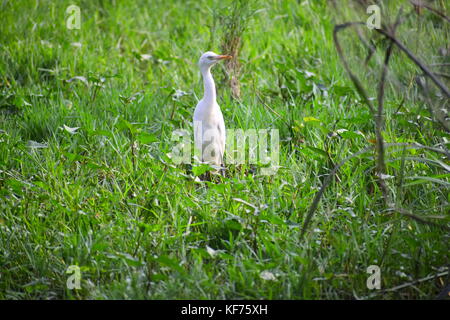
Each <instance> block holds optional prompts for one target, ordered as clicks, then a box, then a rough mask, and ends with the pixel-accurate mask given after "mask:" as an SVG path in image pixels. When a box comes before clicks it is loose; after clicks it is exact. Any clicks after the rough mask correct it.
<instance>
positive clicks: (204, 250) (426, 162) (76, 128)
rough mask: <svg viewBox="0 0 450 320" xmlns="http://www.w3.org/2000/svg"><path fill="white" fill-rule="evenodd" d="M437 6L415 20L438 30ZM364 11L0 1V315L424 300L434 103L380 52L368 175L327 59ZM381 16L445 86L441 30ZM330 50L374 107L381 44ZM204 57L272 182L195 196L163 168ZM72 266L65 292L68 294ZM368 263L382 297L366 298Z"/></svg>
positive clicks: (443, 246) (362, 142)
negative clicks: (12, 308) (198, 302)
mask: <svg viewBox="0 0 450 320" xmlns="http://www.w3.org/2000/svg"><path fill="white" fill-rule="evenodd" d="M444 2H445V1H433V2H432V3H431V5H432V6H433V7H434V8H437V9H438V10H440V12H443V13H444V14H445V12H446V11H445V10H446V9H448V8H445V3H444ZM361 3H363V4H361ZM364 3H365V1H359V2H356V1H355V2H353V1H352V2H350V1H349V2H347V1H342V2H341V1H329V2H327V1H275V0H273V1H270V0H267V1H265V0H260V1H252V2H248V3H247V2H244V1H240V2H231V1H216V2H211V1H167V0H158V1H155V0H152V1H144V0H139V1H120V0H117V1H88V0H85V1H82V0H79V1H75V2H73V1H31V0H23V1H1V2H0V12H1V14H0V16H1V21H0V142H1V144H0V298H2V299H24V298H31V299H55V298H60V299H61V298H62V299H115V298H125V299H129V298H137V299H140V298H147V299H161V298H162V299H182V298H189V299H197V298H199V299H224V298H227V299H228V298H236V299H242V298H244V299H261V298H262V299H324V298H329V299H353V298H384V299H389V298H434V297H436V296H437V295H438V294H439V292H440V291H441V290H442V289H443V288H444V287H445V285H446V281H447V279H448V277H447V275H446V274H448V265H449V256H448V252H449V246H448V244H449V240H450V239H449V231H448V227H449V223H450V219H449V203H448V201H449V192H448V188H449V184H450V182H449V170H450V169H449V155H448V151H446V150H447V147H448V143H449V138H450V137H449V134H448V132H446V130H445V128H444V127H445V123H442V121H444V122H445V121H447V120H446V119H444V120H442V119H441V121H438V117H439V115H437V114H435V113H433V112H430V110H431V111H432V110H437V111H436V112H445V111H442V109H446V108H448V97H446V96H445V94H443V93H442V92H441V91H440V90H439V88H437V87H436V86H435V84H434V83H433V82H431V81H430V80H429V78H428V77H426V76H423V75H422V73H423V72H422V71H421V70H420V68H419V67H417V65H416V64H415V63H413V62H412V61H411V60H410V59H408V58H407V56H406V55H405V54H404V53H403V52H401V51H400V50H399V49H398V48H397V47H395V46H394V48H393V52H392V56H391V58H390V61H389V68H388V73H387V79H386V84H385V95H384V109H383V114H382V119H383V122H384V126H383V127H382V128H381V134H382V137H383V139H384V142H385V143H386V144H394V143H396V144H397V145H386V146H385V150H384V157H385V159H384V164H385V168H384V169H383V172H382V174H381V171H379V169H380V168H379V163H378V162H377V161H378V159H379V158H378V155H379V153H378V152H379V151H377V150H378V149H377V145H378V142H379V141H380V139H378V140H377V135H376V118H375V117H374V114H373V113H372V112H371V111H370V110H369V107H368V106H367V103H366V102H365V101H364V99H363V97H362V96H361V94H360V93H358V92H357V90H356V89H355V86H354V84H353V83H352V81H351V80H350V78H349V76H348V74H347V73H346V71H345V69H344V67H343V63H342V61H341V60H340V58H339V55H338V52H337V50H336V47H335V43H334V41H333V29H334V26H335V25H336V24H339V23H343V22H346V21H363V22H365V21H366V20H367V18H368V17H369V15H368V14H367V13H366V10H365V6H366V5H367V3H366V4H364ZM384 3H389V6H387V5H386V4H383V3H380V5H381V9H382V20H381V22H382V24H383V26H385V27H387V26H389V25H392V24H393V23H394V20H395V18H396V16H397V13H398V12H399V8H400V6H401V5H402V6H403V12H402V13H401V17H402V21H401V23H400V24H399V26H398V27H397V30H396V35H397V37H398V39H399V40H400V41H401V42H402V43H404V44H405V45H406V46H407V47H408V48H409V50H410V51H411V52H412V53H413V54H414V55H415V56H416V57H418V59H420V60H421V61H422V62H423V63H424V64H426V65H427V66H429V68H430V69H431V70H433V71H435V72H438V73H440V74H441V76H437V77H438V78H439V80H440V81H441V82H442V83H443V84H445V85H446V86H447V87H448V74H449V69H448V65H449V63H450V54H449V51H450V48H449V47H448V45H449V43H450V41H449V35H450V29H449V24H448V22H447V21H446V20H445V19H443V18H442V17H440V16H439V15H437V14H435V13H433V12H432V11H430V10H427V9H425V8H422V9H420V10H419V9H418V8H414V7H413V6H412V5H411V4H410V3H409V2H408V1H384ZM394 3H395V4H394ZM71 4H76V5H78V6H79V7H80V10H81V28H80V29H79V30H78V29H68V28H67V26H66V22H67V19H68V14H67V13H66V8H67V7H68V6H69V5H71ZM354 30H359V32H360V33H359V35H358V33H356V32H354ZM339 36H340V43H341V47H342V50H343V53H344V56H345V58H346V59H347V60H348V63H349V66H350V67H351V71H352V72H354V73H355V75H356V76H357V77H359V79H360V82H361V84H362V85H363V86H364V87H365V90H366V92H367V95H368V97H369V101H372V102H373V104H374V106H375V107H376V106H377V92H378V88H379V87H378V86H379V84H380V75H381V70H382V65H383V60H384V57H385V52H386V49H387V48H388V46H389V45H390V42H389V41H388V40H387V39H386V38H385V37H383V35H381V34H380V33H378V32H377V31H376V30H369V29H368V28H367V27H365V26H361V27H359V28H357V29H350V28H348V29H345V30H342V31H341V32H340V33H339ZM361 39H366V41H367V42H368V43H371V46H372V47H373V48H374V50H373V51H374V52H373V53H372V55H371V56H370V58H369V59H367V63H365V60H366V58H367V56H368V49H367V46H366V45H365V44H364V41H361ZM207 50H213V51H215V52H218V53H232V54H234V55H237V59H236V60H234V62H233V64H231V65H220V66H216V67H215V69H214V71H213V74H214V76H215V78H216V82H217V91H218V99H219V104H220V106H221V108H222V112H223V114H224V117H225V123H226V126H227V128H235V129H238V128H239V129H278V130H279V135H280V156H279V165H280V168H279V170H278V171H277V173H276V174H275V175H271V176H264V175H261V174H259V173H258V172H259V171H258V169H259V167H260V166H258V165H257V166H256V168H255V167H254V166H251V167H250V166H249V165H243V166H233V165H230V166H229V167H228V168H227V176H226V177H224V178H222V179H221V180H220V181H216V182H208V181H199V179H198V177H196V174H199V172H200V171H202V170H196V169H195V167H194V168H193V169H191V168H189V166H185V165H179V166H176V165H174V164H173V163H172V161H171V159H170V157H169V156H168V154H170V152H171V150H172V148H173V141H172V140H171V137H172V132H174V130H178V129H182V128H184V129H190V128H191V122H192V113H193V110H194V107H195V105H196V103H197V101H198V99H199V97H201V95H202V90H203V87H202V85H201V78H200V75H199V71H198V67H197V61H198V58H199V57H200V55H201V53H202V52H204V51H207ZM222 50H231V51H233V52H221V51H222ZM442 74H443V75H442ZM446 75H447V77H445V76H446ZM230 78H233V81H229V80H230ZM425 79H428V80H426V81H427V84H428V89H427V88H425V87H424V86H419V85H418V81H425ZM372 98H373V99H372ZM433 108H434V109H433ZM444 117H445V116H444ZM441 118H442V116H441ZM401 143H403V144H401ZM422 146H428V147H431V148H433V150H431V149H427V148H423V147H422ZM364 148H368V149H367V152H364V153H361V154H358V155H357V156H355V157H353V158H351V159H349V160H348V161H346V162H345V163H343V165H342V167H340V168H339V170H337V171H336V175H335V176H334V177H333V178H332V180H330V184H329V185H328V187H327V188H325V189H324V193H323V196H322V197H321V198H320V199H317V200H318V202H317V209H316V210H310V211H308V210H309V209H310V208H311V205H312V204H313V201H314V199H315V197H316V196H317V193H318V191H319V189H320V188H321V187H322V186H324V183H325V182H326V177H327V175H328V174H329V173H330V172H331V170H332V169H333V168H334V167H335V166H336V165H337V164H338V163H340V162H341V161H342V160H344V159H345V158H347V157H349V156H351V155H355V154H356V153H357V152H359V151H360V150H363V149H364ZM436 151H438V152H436ZM308 212H311V222H310V223H309V224H307V225H305V227H306V228H305V229H304V230H305V234H304V235H302V236H301V231H302V227H303V226H304V224H305V218H306V216H307V213H308ZM71 265H78V266H79V267H80V269H81V274H82V280H81V289H78V290H70V289H68V288H67V286H66V281H67V278H68V276H69V274H66V270H67V269H68V268H69V266H71ZM370 265H378V266H379V267H380V270H381V287H382V289H389V288H394V289H393V290H385V291H380V290H369V289H368V288H367V286H366V280H367V277H368V276H369V274H368V273H367V268H368V266H370ZM417 280H420V281H417ZM402 284H406V285H405V287H404V288H398V289H396V288H395V287H396V286H399V285H402Z"/></svg>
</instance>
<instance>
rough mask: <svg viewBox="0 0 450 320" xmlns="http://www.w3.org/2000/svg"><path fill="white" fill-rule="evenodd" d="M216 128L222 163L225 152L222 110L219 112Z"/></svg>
mask: <svg viewBox="0 0 450 320" xmlns="http://www.w3.org/2000/svg"><path fill="white" fill-rule="evenodd" d="M217 129H218V130H219V137H220V138H219V139H220V140H219V145H220V158H221V162H222V164H224V159H223V156H224V153H225V141H226V131H225V121H224V120H223V115H222V112H219V123H218V126H217Z"/></svg>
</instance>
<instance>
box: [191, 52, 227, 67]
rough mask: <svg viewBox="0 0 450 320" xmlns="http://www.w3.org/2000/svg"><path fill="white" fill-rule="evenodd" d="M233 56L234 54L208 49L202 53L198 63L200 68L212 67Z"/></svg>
mask: <svg viewBox="0 0 450 320" xmlns="http://www.w3.org/2000/svg"><path fill="white" fill-rule="evenodd" d="M231 58H232V56H229V55H220V54H217V53H214V52H212V51H208V52H205V53H204V54H202V56H201V57H200V60H199V61H198V65H199V67H200V69H205V68H210V67H212V66H213V65H215V64H216V63H217V62H219V61H221V60H227V59H231Z"/></svg>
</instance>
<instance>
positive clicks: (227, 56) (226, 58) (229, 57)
mask: <svg viewBox="0 0 450 320" xmlns="http://www.w3.org/2000/svg"><path fill="white" fill-rule="evenodd" d="M231 58H233V56H229V55H219V56H216V59H217V60H229V59H231Z"/></svg>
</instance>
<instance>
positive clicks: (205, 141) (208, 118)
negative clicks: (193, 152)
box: [194, 51, 232, 166]
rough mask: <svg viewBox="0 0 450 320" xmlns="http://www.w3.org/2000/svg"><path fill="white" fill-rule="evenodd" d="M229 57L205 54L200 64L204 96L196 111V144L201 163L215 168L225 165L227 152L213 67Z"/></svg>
mask: <svg viewBox="0 0 450 320" xmlns="http://www.w3.org/2000/svg"><path fill="white" fill-rule="evenodd" d="M231 58H232V57H231V56H229V55H218V54H216V53H214V52H211V51H208V52H205V53H204V54H203V55H202V56H201V57H200V60H199V62H198V65H199V67H200V71H201V73H202V77H203V85H204V90H205V91H204V94H203V98H202V99H201V100H200V101H199V102H198V104H197V107H196V108H195V111H194V144H195V148H196V149H197V151H198V152H200V155H201V161H202V162H206V163H209V164H212V165H215V166H222V165H223V163H224V162H223V155H224V152H225V122H224V120H223V115H222V111H221V110H220V107H219V105H218V104H217V101H216V86H215V84H214V79H213V77H212V75H211V67H212V66H213V65H215V64H216V63H217V62H219V61H221V60H225V59H231Z"/></svg>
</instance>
